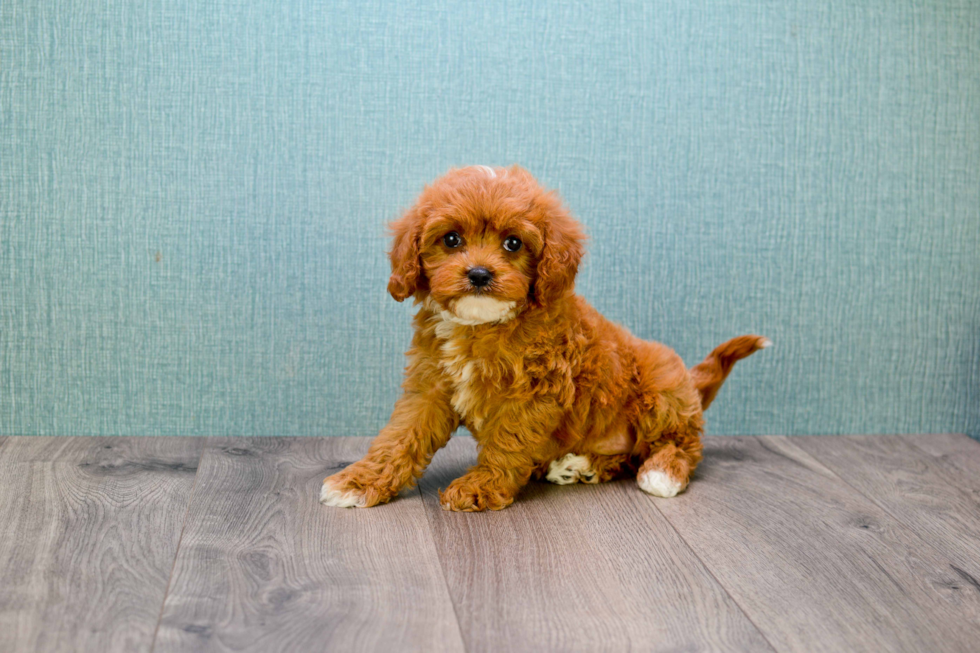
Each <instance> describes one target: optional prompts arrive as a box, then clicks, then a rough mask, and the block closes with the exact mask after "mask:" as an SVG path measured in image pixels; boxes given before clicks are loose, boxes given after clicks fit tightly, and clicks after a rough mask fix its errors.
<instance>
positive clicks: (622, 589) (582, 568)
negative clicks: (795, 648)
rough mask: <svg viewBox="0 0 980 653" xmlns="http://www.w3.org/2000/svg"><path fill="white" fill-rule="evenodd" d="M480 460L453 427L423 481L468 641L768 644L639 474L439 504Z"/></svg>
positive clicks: (565, 647) (551, 647) (496, 644)
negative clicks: (486, 506)
mask: <svg viewBox="0 0 980 653" xmlns="http://www.w3.org/2000/svg"><path fill="white" fill-rule="evenodd" d="M475 460H476V446H475V443H474V441H473V439H472V438H469V437H459V436H457V437H454V438H453V439H452V440H451V441H450V443H449V445H448V446H447V447H446V448H445V449H443V450H442V451H440V452H439V453H437V454H436V456H435V459H434V460H433V463H432V465H431V466H430V468H429V470H428V471H427V473H426V475H425V476H424V477H423V479H422V483H421V484H420V488H421V489H422V493H423V498H424V500H425V506H426V511H427V513H428V516H429V523H430V525H431V527H432V531H433V534H434V537H435V541H436V547H437V548H438V550H439V560H440V562H441V563H442V565H443V570H444V573H445V576H446V582H447V584H448V586H449V591H450V593H451V595H452V597H453V602H454V604H455V607H456V613H457V615H458V616H459V624H460V629H461V630H462V633H463V640H464V642H465V643H466V648H467V650H468V651H471V652H477V651H534V650H544V651H556V650H562V651H573V650H583V651H585V650H587V651H624V650H642V651H658V650H719V649H724V650H752V651H764V650H771V648H770V647H769V645H768V643H767V642H766V641H765V639H764V638H763V637H762V636H761V635H760V633H759V631H758V630H757V629H756V628H755V626H753V625H752V623H751V622H750V621H749V620H748V619H747V618H746V617H745V615H744V614H743V613H742V612H741V610H739V608H738V606H737V605H736V604H735V603H734V601H732V599H731V597H730V596H728V595H727V594H726V593H725V591H724V590H723V589H722V588H721V587H720V586H719V585H718V583H717V582H716V581H715V580H714V579H713V578H712V577H711V575H710V574H709V573H708V571H707V570H706V569H705V567H704V565H703V564H702V563H701V562H700V561H699V560H698V559H697V557H696V556H694V555H693V554H692V552H691V550H690V549H689V548H688V547H687V545H686V544H685V543H684V542H683V540H681V539H680V537H678V535H677V533H676V532H674V530H673V529H672V528H671V527H670V525H669V524H668V523H667V522H666V520H665V519H664V518H663V517H662V516H661V515H660V514H659V513H658V512H657V511H656V509H655V508H654V507H653V506H652V505H651V504H650V503H648V502H646V501H645V500H644V497H643V495H642V493H641V492H640V490H639V489H638V488H637V487H636V486H635V484H634V483H632V482H616V483H607V484H604V485H601V486H591V485H576V486H566V487H558V486H554V485H551V484H548V483H534V484H532V485H531V486H529V487H528V488H526V489H525V490H524V492H523V493H522V494H521V496H520V497H519V498H518V500H517V501H516V502H515V503H514V504H513V505H511V506H510V507H509V508H507V509H506V510H503V511H499V512H488V513H452V512H445V511H443V510H442V509H441V508H440V506H439V497H438V493H437V488H439V487H445V486H447V485H448V484H449V483H450V482H451V481H452V480H453V479H454V478H456V477H458V476H460V475H462V473H464V472H465V470H466V469H467V467H469V466H470V465H472V464H473V463H474V462H475Z"/></svg>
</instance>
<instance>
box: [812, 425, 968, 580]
mask: <svg viewBox="0 0 980 653" xmlns="http://www.w3.org/2000/svg"><path fill="white" fill-rule="evenodd" d="M838 437H846V436H838ZM878 437H888V436H878ZM793 446H794V447H796V448H797V449H799V450H800V451H802V452H803V453H805V454H806V455H808V456H810V457H812V458H813V459H814V460H816V461H818V462H819V463H820V464H821V465H823V466H824V467H826V468H827V470H828V471H830V472H831V473H832V474H833V475H834V476H835V477H836V478H837V479H838V480H840V482H841V483H842V484H844V485H846V486H847V487H849V488H851V490H853V491H854V492H855V493H856V494H857V495H858V496H862V497H864V498H865V499H867V500H868V501H870V502H871V504H872V505H873V506H875V507H877V508H878V509H879V510H881V511H882V512H883V513H885V514H886V515H888V516H889V517H891V518H892V519H893V520H895V523H896V524H898V525H899V526H901V527H902V528H903V529H905V530H906V531H908V532H909V533H911V534H912V535H913V536H915V538H916V539H918V540H920V541H921V542H922V543H923V544H925V545H926V546H927V547H928V548H930V549H932V551H933V552H934V553H936V555H937V556H938V557H940V558H944V559H946V560H949V561H950V562H955V561H953V560H950V558H951V556H948V555H946V554H945V553H943V552H942V551H941V550H940V549H938V548H936V545H934V544H933V543H932V542H931V541H930V540H927V539H926V538H925V537H923V536H922V535H921V534H920V533H919V531H918V530H917V529H916V528H915V526H913V525H912V524H909V523H907V522H906V521H905V520H904V519H902V518H901V517H899V516H898V515H896V514H895V513H893V512H892V511H891V510H889V509H888V507H887V506H885V505H882V504H881V503H879V502H878V501H877V500H876V499H875V498H874V497H873V496H871V495H870V494H867V493H866V492H863V491H861V490H860V489H858V488H856V487H855V486H853V485H851V484H850V483H849V482H847V480H846V479H845V478H844V477H843V476H841V475H840V474H839V473H838V472H837V470H836V469H835V468H833V467H831V466H830V465H831V463H829V462H826V461H824V460H822V459H820V458H817V456H816V454H813V453H810V452H809V451H807V450H806V449H803V448H802V447H800V446H797V445H795V444H794V445H793ZM915 449H916V451H918V452H919V453H921V454H922V455H923V456H931V454H930V453H929V452H928V451H924V450H922V449H919V448H917V447H915ZM950 487H952V488H953V490H956V491H959V492H962V490H961V489H960V488H958V487H957V486H955V485H950ZM970 498H971V497H969V496H968V497H967V499H970ZM889 548H891V547H889Z"/></svg>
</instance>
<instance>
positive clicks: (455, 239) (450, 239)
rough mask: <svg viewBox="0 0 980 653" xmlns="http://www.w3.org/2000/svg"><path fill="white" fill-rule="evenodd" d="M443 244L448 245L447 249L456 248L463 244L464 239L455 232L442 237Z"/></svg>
mask: <svg viewBox="0 0 980 653" xmlns="http://www.w3.org/2000/svg"><path fill="white" fill-rule="evenodd" d="M442 242H444V243H446V247H449V248H456V247H459V245H460V243H462V242H463V239H462V238H460V237H459V234H458V233H456V232H455V231H450V232H449V233H448V234H446V235H445V236H443V237H442Z"/></svg>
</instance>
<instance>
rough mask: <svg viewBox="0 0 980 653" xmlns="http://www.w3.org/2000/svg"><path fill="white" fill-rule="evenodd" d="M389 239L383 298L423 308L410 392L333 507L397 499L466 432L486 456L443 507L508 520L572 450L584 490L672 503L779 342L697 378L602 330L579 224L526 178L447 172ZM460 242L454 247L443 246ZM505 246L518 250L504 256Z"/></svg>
mask: <svg viewBox="0 0 980 653" xmlns="http://www.w3.org/2000/svg"><path fill="white" fill-rule="evenodd" d="M391 230H392V233H393V235H394V244H393V247H392V249H391V252H390V258H391V268H392V274H391V278H390V280H389V282H388V291H389V293H390V294H391V296H392V297H394V298H395V299H396V300H398V301H403V300H405V299H408V298H409V297H413V298H414V299H415V301H416V302H417V304H419V305H420V308H419V311H418V313H417V314H416V316H415V320H414V327H415V334H414V337H413V339H412V346H411V348H410V349H409V351H408V353H407V357H408V366H407V368H406V372H405V381H404V383H403V384H402V388H403V390H404V392H403V394H402V396H401V397H400V398H399V399H398V400H397V401H396V402H395V407H394V410H393V412H392V415H391V419H390V421H389V422H388V424H387V426H385V427H384V428H383V429H382V430H381V433H380V434H379V435H378V437H377V438H376V439H375V440H374V442H373V443H372V445H371V447H370V449H369V451H368V453H367V455H366V456H365V457H364V458H363V459H362V460H360V461H358V462H356V463H354V464H352V465H350V466H349V467H347V468H346V469H344V470H343V471H341V472H339V473H337V474H335V475H333V476H330V477H328V478H327V479H325V480H324V486H323V493H322V495H321V500H322V501H323V502H324V503H328V504H330V505H338V506H359V507H368V506H374V505H377V504H379V503H384V502H386V501H388V500H390V499H391V498H392V497H394V496H395V495H396V494H397V493H398V492H399V491H400V490H401V489H402V488H404V487H406V486H408V485H410V484H412V483H413V482H414V481H415V480H416V479H417V478H419V477H420V476H421V475H422V473H423V471H424V470H425V468H426V466H427V465H428V464H429V461H430V460H431V458H432V455H433V454H434V453H435V452H436V450H438V449H439V448H440V447H442V446H443V445H445V444H446V442H447V441H448V440H449V437H450V436H451V435H452V433H453V432H454V431H455V430H456V429H457V427H458V426H459V425H460V424H463V425H465V426H466V427H467V428H468V429H469V430H470V431H471V432H472V433H473V435H474V437H475V438H476V440H477V442H478V444H479V456H478V460H477V464H476V465H475V466H474V467H473V468H471V469H470V470H469V472H468V473H467V474H465V475H464V476H463V477H461V478H459V479H457V480H455V481H454V482H453V483H451V484H450V485H449V487H448V488H446V489H445V490H444V491H442V492H441V493H440V496H441V502H442V505H443V507H444V508H445V509H448V510H461V511H478V510H486V509H490V510H499V509H501V508H505V507H506V506H508V505H510V504H511V503H512V502H513V501H514V499H515V497H516V496H517V494H518V492H519V491H520V489H521V488H522V487H523V486H524V485H525V484H527V483H528V481H529V480H530V479H531V478H532V477H540V476H543V475H545V474H547V473H548V466H549V464H551V463H552V462H553V461H556V460H558V459H560V458H562V457H563V456H565V455H566V454H569V453H574V454H577V455H580V456H584V457H585V458H587V459H588V461H589V464H590V467H591V470H590V471H589V472H587V473H584V474H585V478H587V479H588V480H587V482H601V481H608V480H610V479H613V478H616V477H618V476H621V475H626V474H630V475H634V474H636V475H639V477H640V486H641V487H642V488H643V489H645V490H646V491H648V492H651V493H657V494H659V495H660V496H672V494H670V492H673V493H676V492H677V491H682V490H683V489H684V488H685V487H686V486H687V484H688V481H689V479H690V476H691V473H692V472H693V471H694V468H695V467H696V466H697V464H698V462H699V461H700V460H701V450H702V446H701V433H702V430H703V425H704V419H703V416H702V411H703V409H704V408H706V407H707V405H708V404H709V403H710V401H711V400H712V399H713V398H714V396H715V394H716V393H717V391H718V388H719V387H720V386H721V384H722V382H723V381H724V379H725V377H726V376H727V375H728V373H729V371H730V370H731V367H732V365H733V364H734V363H735V361H737V360H739V359H740V358H744V357H745V356H748V355H749V354H751V353H752V352H754V351H756V350H758V349H760V348H762V347H765V346H767V345H768V344H770V343H769V341H768V340H767V339H765V338H762V337H759V336H741V337H739V338H735V339H733V340H730V341H728V342H727V343H724V344H723V345H721V346H719V347H718V348H717V349H715V350H714V351H713V352H712V353H711V354H710V355H709V356H708V358H707V359H705V361H704V362H702V363H701V364H699V365H697V366H696V367H694V368H693V369H692V370H688V369H687V367H686V366H685V365H684V363H683V361H681V359H680V357H679V356H678V355H677V354H675V353H674V352H673V351H672V350H671V349H670V348H668V347H666V346H664V345H662V344H659V343H656V342H647V341H643V340H640V339H639V338H636V337H634V336H633V335H632V334H630V333H629V332H628V331H627V330H626V329H624V328H622V327H621V326H618V325H616V324H613V323H612V322H610V321H608V320H606V319H605V318H604V317H603V316H602V315H600V314H599V313H598V312H597V311H596V310H595V309H593V308H592V307H591V306H590V305H589V304H588V303H587V302H586V301H585V300H584V299H582V298H581V297H580V296H578V295H575V294H574V292H573V288H574V282H575V275H576V273H577V271H578V267H579V264H580V262H581V260H582V256H583V254H584V247H583V245H584V241H585V236H584V234H583V232H582V230H581V228H580V226H579V225H578V223H577V222H576V221H575V220H574V219H573V218H572V217H571V215H570V214H569V212H568V211H567V210H566V209H565V207H564V206H563V205H562V202H561V201H560V199H559V198H558V197H557V196H556V195H555V194H554V193H553V192H548V191H545V190H544V189H542V188H541V187H540V186H539V185H538V183H537V182H536V181H535V180H534V178H533V177H532V176H531V175H530V174H529V173H528V172H527V171H525V170H523V169H521V168H520V167H517V166H514V167H511V168H508V169H504V168H487V167H486V166H473V167H469V168H462V169H457V170H452V171H450V172H449V173H448V174H447V175H445V176H444V177H442V178H441V179H439V180H437V181H436V182H435V183H434V184H432V185H431V186H427V187H426V188H425V190H424V191H423V192H422V194H421V196H420V197H419V199H418V201H417V202H416V204H415V205H414V206H413V207H412V208H410V209H409V210H408V211H407V212H406V213H405V214H404V216H402V218H401V219H399V220H397V221H395V222H394V223H393V224H392V225H391ZM452 231H455V232H457V233H458V234H459V235H460V237H461V240H462V244H461V245H460V246H459V247H455V248H451V247H449V246H447V244H446V243H445V242H444V236H445V235H446V234H447V233H449V232H452ZM509 236H516V237H517V238H519V239H520V240H521V241H522V243H523V246H522V247H521V248H520V249H519V250H518V251H517V252H509V251H506V250H505V249H504V247H503V242H504V241H505V239H507V238H508V237H509ZM476 266H480V267H483V268H486V269H487V270H489V271H490V272H491V273H492V274H493V280H492V282H491V283H490V285H489V286H487V287H485V288H476V287H474V286H473V285H472V284H471V283H470V281H469V279H468V277H467V272H468V271H469V270H470V269H472V268H473V267H476ZM663 475H666V476H663ZM644 479H646V482H645V480H644ZM650 479H654V480H656V482H653V480H650ZM662 487H669V488H671V489H670V492H668V491H665V490H659V489H657V488H662Z"/></svg>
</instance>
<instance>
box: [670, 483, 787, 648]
mask: <svg viewBox="0 0 980 653" xmlns="http://www.w3.org/2000/svg"><path fill="white" fill-rule="evenodd" d="M668 501H669V499H668ZM651 503H653V507H654V508H655V509H656V510H657V512H658V513H660V516H661V517H663V519H664V521H665V522H667V524H668V525H669V526H670V528H671V530H673V531H674V532H675V533H677V537H679V538H681V542H683V543H684V546H686V547H687V549H688V551H690V552H691V555H693V556H694V557H695V558H697V560H698V562H700V563H701V566H702V567H704V570H705V571H706V572H708V575H709V576H711V578H712V580H714V581H715V582H716V583H717V584H718V587H720V588H721V591H722V592H724V593H725V596H727V597H728V598H730V599H731V600H732V603H734V604H735V607H736V608H738V610H739V612H741V613H742V614H743V615H745V618H746V619H748V622H749V623H750V624H752V627H753V628H755V630H756V632H758V633H759V636H760V637H762V639H764V640H765V641H766V644H768V645H769V648H771V649H772V650H773V651H776V652H777V653H778V651H779V650H780V649H778V648H776V646H775V645H774V644H773V643H772V642H771V641H770V640H769V637H767V636H766V633H765V631H764V630H762V628H760V627H759V624H757V623H756V622H755V620H754V619H752V617H751V615H749V613H748V612H746V611H745V608H743V607H742V604H741V603H739V602H738V600H737V599H736V598H735V597H734V596H733V595H732V593H731V592H729V591H728V588H727V587H725V585H724V583H722V582H721V580H719V579H718V577H717V576H715V572H714V571H713V570H712V569H711V567H710V566H708V563H707V562H705V561H704V559H702V558H701V556H699V555H698V552H697V551H695V550H694V547H692V546H691V545H690V543H689V542H688V541H687V538H685V537H684V536H683V535H682V534H681V532H680V531H679V530H677V527H676V526H674V523H673V522H672V521H670V518H669V517H668V516H667V515H665V514H664V512H663V510H661V509H660V506H658V505H657V502H656V501H652V502H651Z"/></svg>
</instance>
